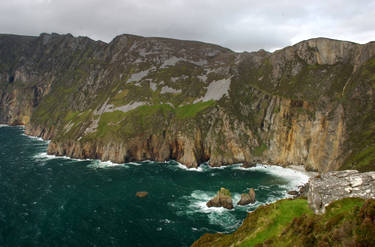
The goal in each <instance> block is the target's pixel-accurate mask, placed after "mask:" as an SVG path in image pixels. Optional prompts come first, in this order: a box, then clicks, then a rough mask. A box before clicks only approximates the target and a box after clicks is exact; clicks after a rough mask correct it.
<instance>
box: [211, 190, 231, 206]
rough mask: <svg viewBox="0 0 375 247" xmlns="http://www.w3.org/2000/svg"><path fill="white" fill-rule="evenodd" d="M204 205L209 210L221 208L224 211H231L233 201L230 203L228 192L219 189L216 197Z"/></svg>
mask: <svg viewBox="0 0 375 247" xmlns="http://www.w3.org/2000/svg"><path fill="white" fill-rule="evenodd" d="M206 205H207V207H209V208H210V207H223V208H226V209H233V201H232V197H231V194H230V191H229V190H227V189H225V188H221V189H220V190H219V191H218V192H217V195H216V196H215V197H214V198H212V199H211V200H209V201H208V202H207V204H206Z"/></svg>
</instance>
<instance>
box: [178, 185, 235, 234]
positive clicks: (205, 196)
mask: <svg viewBox="0 0 375 247" xmlns="http://www.w3.org/2000/svg"><path fill="white" fill-rule="evenodd" d="M215 195H216V192H213V191H201V190H195V191H193V192H192V193H191V195H190V196H189V197H185V198H184V199H187V200H188V206H187V210H186V211H185V213H186V214H188V215H191V214H195V213H204V214H206V215H207V217H208V220H209V222H210V224H214V225H220V226H222V227H224V229H226V230H227V231H230V230H234V229H235V228H237V227H238V224H240V222H241V219H238V218H237V217H236V216H235V215H234V214H233V211H234V210H235V209H231V210H230V209H226V208H223V207H207V205H206V203H207V202H208V201H209V200H210V199H211V198H213V197H214V196H215ZM240 197H241V195H240V194H238V193H236V194H235V200H239V198H240ZM234 206H235V204H234ZM236 209H237V207H236Z"/></svg>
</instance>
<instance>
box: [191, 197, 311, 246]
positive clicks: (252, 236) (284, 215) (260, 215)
mask: <svg viewBox="0 0 375 247" xmlns="http://www.w3.org/2000/svg"><path fill="white" fill-rule="evenodd" d="M302 214H313V212H312V210H311V209H309V207H308V204H307V201H306V200H304V199H296V200H288V199H285V200H280V201H278V202H276V203H273V204H270V205H266V206H260V207H259V208H258V209H256V210H255V211H254V212H252V213H250V214H249V215H248V217H247V218H246V219H245V220H244V222H243V223H242V225H241V226H240V227H239V228H238V230H237V231H235V232H234V233H232V234H205V235H204V236H202V237H201V238H200V239H199V240H198V241H197V242H195V243H194V244H193V246H254V245H255V244H257V243H262V242H263V241H265V240H267V239H269V238H271V237H273V236H276V235H278V234H280V233H281V232H282V231H283V229H284V228H285V226H286V225H288V224H289V223H290V222H291V221H292V220H293V219H294V218H295V217H297V216H301V215H302Z"/></svg>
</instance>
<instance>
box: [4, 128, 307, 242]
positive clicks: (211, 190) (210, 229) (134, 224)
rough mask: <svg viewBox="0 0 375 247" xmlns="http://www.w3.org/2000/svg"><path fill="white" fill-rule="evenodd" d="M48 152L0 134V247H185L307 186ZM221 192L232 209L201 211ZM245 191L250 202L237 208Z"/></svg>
mask: <svg viewBox="0 0 375 247" xmlns="http://www.w3.org/2000/svg"><path fill="white" fill-rule="evenodd" d="M47 146H48V141H44V140H42V139H41V138H37V137H31V136H27V135H25V134H24V129H23V127H9V126H6V125H1V126H0V246H2V247H3V246H12V247H13V246H37V247H42V246H48V247H50V246H152V247H157V246H163V247H166V246H173V247H176V246H190V245H191V244H192V243H193V242H194V241H195V240H197V239H198V238H199V237H200V236H202V235H203V234H205V233H216V232H221V233H231V232H233V231H235V230H236V229H237V228H238V227H239V226H240V225H241V223H242V221H243V220H244V219H245V217H246V216H247V214H248V212H251V211H253V210H255V209H256V208H257V207H259V206H260V205H263V204H269V203H272V202H274V201H276V200H279V199H282V198H287V197H288V194H287V192H288V191H290V190H295V189H297V187H298V186H300V185H303V184H304V183H306V182H307V181H308V176H307V175H306V174H305V173H303V172H298V171H295V170H292V169H288V168H282V167H279V166H267V165H261V164H259V165H257V166H255V167H251V168H243V167H241V164H234V165H231V166H226V167H220V168H211V167H209V166H208V165H207V164H202V165H201V166H199V168H197V169H187V168H186V167H185V166H183V165H182V164H179V163H178V162H175V161H166V162H153V161H143V162H132V163H126V164H115V163H112V162H109V161H104V162H103V161H99V160H77V159H71V158H69V157H57V156H54V155H48V154H47ZM221 187H225V188H227V189H229V190H230V191H231V193H232V198H233V203H234V204H235V207H234V209H232V210H228V209H224V208H208V207H207V206H206V202H207V201H208V200H210V199H211V198H212V197H214V196H215V194H216V192H217V191H218V190H219V189H220V188H221ZM250 188H254V190H255V193H256V202H255V203H254V204H251V205H248V206H237V205H236V203H237V202H238V201H239V200H240V194H241V193H245V192H248V191H249V189H250ZM139 191H146V192H148V196H147V197H145V198H139V197H137V196H136V193H137V192H139Z"/></svg>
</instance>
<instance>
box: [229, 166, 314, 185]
mask: <svg viewBox="0 0 375 247" xmlns="http://www.w3.org/2000/svg"><path fill="white" fill-rule="evenodd" d="M233 169H237V170H244V171H260V172H264V173H268V174H270V175H272V176H276V177H280V178H283V179H285V180H287V181H288V185H286V186H285V189H288V190H295V189H298V187H299V186H302V185H304V184H306V183H307V182H308V181H309V178H310V177H309V175H308V174H307V173H304V172H302V171H296V170H294V169H290V168H284V167H281V166H274V165H261V164H257V165H256V166H255V167H249V168H244V167H239V166H236V167H233Z"/></svg>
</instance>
